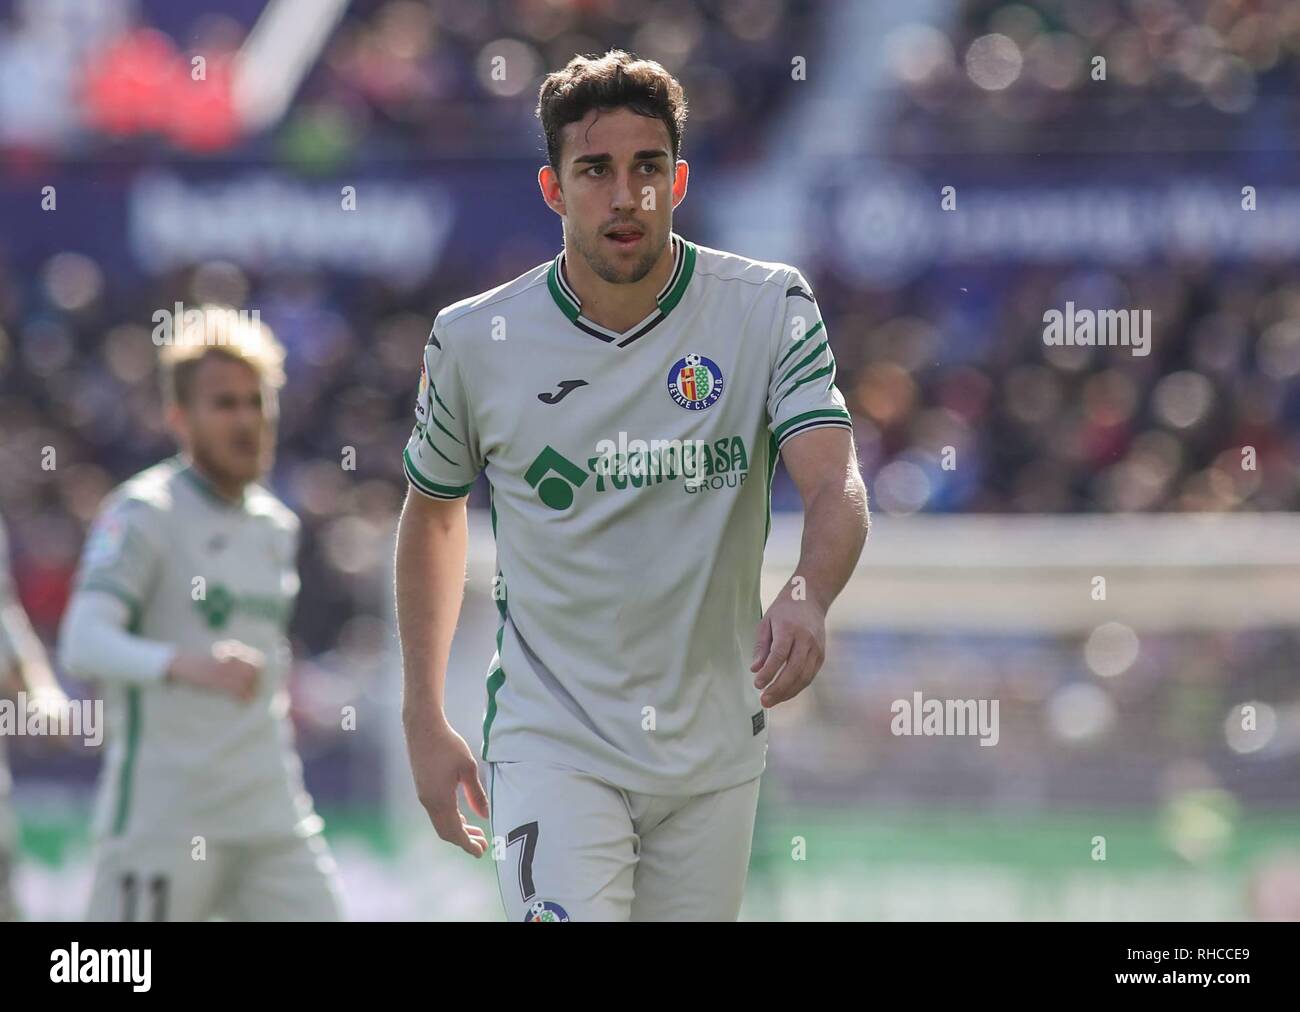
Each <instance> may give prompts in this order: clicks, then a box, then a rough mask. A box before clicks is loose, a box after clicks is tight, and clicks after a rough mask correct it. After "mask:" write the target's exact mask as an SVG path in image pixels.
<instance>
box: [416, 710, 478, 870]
mask: <svg viewBox="0 0 1300 1012" xmlns="http://www.w3.org/2000/svg"><path fill="white" fill-rule="evenodd" d="M405 723H406V748H407V751H408V752H409V753H410V757H411V772H412V774H413V775H414V776H415V793H416V796H417V797H419V799H420V804H422V805H423V806H424V810H425V811H426V812H428V813H429V821H430V822H432V823H433V828H434V829H435V830H436V831H437V833H438V836H439V837H440V838H442V839H443V840H446V841H447V842H448V843H454V844H455V845H456V846H457V847H459V848H460V849H461V850H463V851H465V853H467V854H469V855H470V856H471V857H482V856H483V854H484V852H485V851H486V850H487V848H488V841H487V836H486V835H485V834H484V832H483V830H481V829H480V828H479V827H478V826H472V825H470V824H469V823H468V822H466V821H465V815H464V813H462V812H461V810H460V806H459V805H458V804H457V803H456V801H457V799H456V789H457V788H458V787H461V786H464V788H465V799H466V800H467V801H468V802H469V805H470V807H471V808H472V809H474V811H475V812H476V813H477V814H478V815H479V816H480V817H481V818H484V819H486V818H487V817H488V799H487V793H486V792H485V791H484V790H483V785H482V784H481V783H479V779H478V761H477V760H476V759H475V758H474V752H473V751H472V750H471V749H470V747H469V745H468V744H466V742H465V739H464V738H462V737H461V736H460V735H459V734H457V733H456V729H455V728H453V727H452V726H451V725H450V724H448V723H447V722H446V721H445V720H441V719H439V720H435V721H433V722H432V726H430V723H429V722H428V721H423V722H417V721H416V720H413V719H409V718H408V719H407V720H406V721H405Z"/></svg>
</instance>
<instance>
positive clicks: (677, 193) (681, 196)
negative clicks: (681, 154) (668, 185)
mask: <svg viewBox="0 0 1300 1012" xmlns="http://www.w3.org/2000/svg"><path fill="white" fill-rule="evenodd" d="M690 175H691V167H690V166H689V165H687V164H686V161H685V159H682V158H679V159H677V165H676V167H675V168H674V170H673V207H676V206H677V205H678V204H680V203H681V202H682V201H683V200H685V199H686V182H687V180H688V179H689V178H690Z"/></svg>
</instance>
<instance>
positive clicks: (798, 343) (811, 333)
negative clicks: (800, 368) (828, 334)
mask: <svg viewBox="0 0 1300 1012" xmlns="http://www.w3.org/2000/svg"><path fill="white" fill-rule="evenodd" d="M824 326H826V321H825V320H818V321H817V324H816V326H814V327H813V329H812V330H810V331H808V333H806V334H804V336H803V337H801V338H799V340H797V341H795V343H794V344H792V345H790V347H789V348H787V349H786V352H785V354H784V355H782V356H781V361H780V362H778V363H777V364H776V367H777V368H778V369H780V368H781V366H783V365H785V364H786V362H788V361H790V356H791V355H793V354H794V353H795V352H796V351H798V350H799V349H800V348H802V347H803V346H804V345H805V344H807V343H808V341H809V339H810V338H812V337H813V336H814V335H815V334H816V333H817V331H819V330H821V329H822V327H824Z"/></svg>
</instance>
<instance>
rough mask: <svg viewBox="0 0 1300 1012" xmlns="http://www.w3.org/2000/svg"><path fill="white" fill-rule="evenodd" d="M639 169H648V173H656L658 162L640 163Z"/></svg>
mask: <svg viewBox="0 0 1300 1012" xmlns="http://www.w3.org/2000/svg"><path fill="white" fill-rule="evenodd" d="M641 168H643V169H649V170H650V172H658V171H659V163H658V162H642V163H641ZM647 175H649V173H647Z"/></svg>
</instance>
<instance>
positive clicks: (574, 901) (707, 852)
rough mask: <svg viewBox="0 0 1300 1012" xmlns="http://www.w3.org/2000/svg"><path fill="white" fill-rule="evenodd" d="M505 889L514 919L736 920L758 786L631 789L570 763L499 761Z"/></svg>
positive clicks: (493, 783) (495, 829)
mask: <svg viewBox="0 0 1300 1012" xmlns="http://www.w3.org/2000/svg"><path fill="white" fill-rule="evenodd" d="M491 767H492V770H491V774H490V788H489V790H490V797H489V803H490V814H491V817H492V818H491V829H492V847H491V848H490V849H489V851H488V853H489V855H490V856H492V857H493V858H494V859H495V860H496V867H497V883H498V885H499V886H500V887H501V901H502V903H504V905H505V910H506V919H507V920H509V921H533V920H573V921H629V920H630V921H734V920H735V919H736V918H737V917H738V916H739V914H740V901H741V898H742V896H743V894H744V891H745V875H746V873H747V872H748V870H749V852H750V847H751V845H752V843H753V838H754V815H755V813H756V811H757V809H758V781H759V778H758V777H755V778H754V779H753V780H750V781H747V782H746V783H743V784H740V785H739V786H737V787H729V788H727V789H725V790H721V791H713V792H711V793H709V794H697V795H688V796H676V797H669V796H660V795H652V794H638V793H636V792H634V791H625V790H622V789H620V788H618V787H614V786H613V785H612V784H610V783H608V782H607V781H605V780H602V779H600V778H599V777H595V776H593V775H591V774H589V773H583V772H582V771H580V770H576V769H573V768H571V767H568V766H561V765H558V764H554V763H540V762H497V763H492V764H491Z"/></svg>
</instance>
